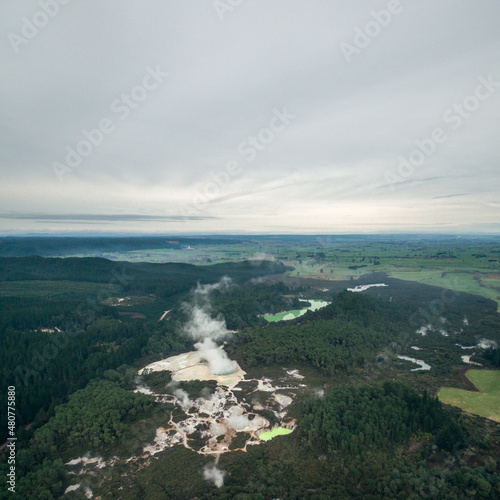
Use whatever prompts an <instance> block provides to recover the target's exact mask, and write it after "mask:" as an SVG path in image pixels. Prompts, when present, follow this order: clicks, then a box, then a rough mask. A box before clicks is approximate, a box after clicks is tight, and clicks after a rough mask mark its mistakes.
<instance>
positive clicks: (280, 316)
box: [264, 300, 328, 323]
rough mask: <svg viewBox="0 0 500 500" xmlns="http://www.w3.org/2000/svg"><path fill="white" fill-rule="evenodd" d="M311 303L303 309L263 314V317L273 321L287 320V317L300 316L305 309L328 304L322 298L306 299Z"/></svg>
mask: <svg viewBox="0 0 500 500" xmlns="http://www.w3.org/2000/svg"><path fill="white" fill-rule="evenodd" d="M307 302H310V303H311V305H310V306H309V307H304V308H303V309H293V310H292V311H285V312H282V313H278V314H264V319H265V320H266V321H269V322H270V323H273V322H275V321H288V320H289V319H295V318H298V317H299V316H302V315H303V314H305V313H306V312H307V311H316V310H318V309H321V308H322V307H325V306H327V305H328V302H325V301H324V300H308V301H307Z"/></svg>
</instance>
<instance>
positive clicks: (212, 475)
mask: <svg viewBox="0 0 500 500" xmlns="http://www.w3.org/2000/svg"><path fill="white" fill-rule="evenodd" d="M224 474H225V472H223V471H221V470H220V469H219V468H217V466H216V465H207V466H206V467H205V468H204V469H203V477H204V478H205V479H206V480H207V481H212V482H213V483H214V484H215V486H217V488H220V487H221V486H224Z"/></svg>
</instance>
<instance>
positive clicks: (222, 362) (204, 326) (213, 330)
mask: <svg viewBox="0 0 500 500" xmlns="http://www.w3.org/2000/svg"><path fill="white" fill-rule="evenodd" d="M230 284H231V280H230V279H229V278H227V277H224V278H222V279H221V280H220V281H219V282H218V283H215V284H211V285H200V284H199V283H198V285H197V287H196V289H195V290H194V292H193V297H192V301H191V303H189V304H184V310H185V311H187V313H188V314H189V320H188V322H187V323H186V325H185V326H184V331H185V332H186V333H187V334H188V335H189V336H190V337H191V338H192V339H193V340H196V341H198V342H197V343H196V344H195V345H194V347H195V349H196V350H197V351H198V352H199V353H200V355H201V359H202V360H204V361H206V362H207V363H208V365H209V370H210V373H211V374H212V375H225V374H228V373H233V372H234V371H236V369H237V368H238V367H237V364H236V362H234V361H231V360H230V359H229V358H228V357H227V354H226V352H225V351H224V350H223V349H222V347H219V346H218V345H217V344H216V341H220V340H222V339H224V338H225V337H227V336H228V335H229V334H230V332H228V330H227V326H226V321H225V320H224V318H223V317H222V316H220V315H219V316H217V317H216V318H214V317H212V316H211V314H210V293H211V292H212V291H214V290H219V289H221V288H227V287H228V286H230Z"/></svg>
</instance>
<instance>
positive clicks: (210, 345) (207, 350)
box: [194, 337, 238, 375]
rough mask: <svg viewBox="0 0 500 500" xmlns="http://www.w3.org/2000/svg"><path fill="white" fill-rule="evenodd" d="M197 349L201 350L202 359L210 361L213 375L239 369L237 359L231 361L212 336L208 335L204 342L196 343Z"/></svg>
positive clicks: (209, 364) (209, 365)
mask: <svg viewBox="0 0 500 500" xmlns="http://www.w3.org/2000/svg"><path fill="white" fill-rule="evenodd" d="M194 347H195V349H196V350H197V351H199V352H200V355H201V359H202V360H203V361H206V362H207V363H208V367H209V370H210V373H211V374H212V375H226V374H227V373H233V372H235V371H236V370H237V368H238V366H237V365H236V362H235V361H231V360H230V359H229V358H228V357H227V354H226V351H224V350H223V349H222V348H221V347H219V346H217V344H216V343H215V342H214V341H213V340H212V339H210V338H208V337H206V338H205V339H204V340H203V341H202V342H198V343H196V344H195V345H194Z"/></svg>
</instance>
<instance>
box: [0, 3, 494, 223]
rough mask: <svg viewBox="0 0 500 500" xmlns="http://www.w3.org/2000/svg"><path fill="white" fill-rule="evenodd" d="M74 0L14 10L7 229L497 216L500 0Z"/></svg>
mask: <svg viewBox="0 0 500 500" xmlns="http://www.w3.org/2000/svg"><path fill="white" fill-rule="evenodd" d="M48 3H50V2H48ZM63 3H64V2H61V3H59V2H58V0H54V1H53V2H52V3H50V5H51V6H52V7H50V8H49V7H47V8H46V10H43V9H42V7H41V4H39V3H38V2H35V1H18V2H10V3H9V4H8V5H6V6H4V8H3V13H2V17H1V19H0V30H1V33H2V40H3V43H2V44H1V45H0V60H1V61H2V64H3V67H4V68H7V70H6V71H4V72H3V75H2V79H1V81H0V90H1V92H0V146H1V147H0V175H1V178H2V183H1V186H0V232H26V231H35V230H36V231H65V230H67V231H71V230H74V229H77V230H82V231H83V230H87V229H88V230H96V228H98V230H102V231H113V230H114V231H128V232H133V231H141V232H145V231H151V232H166V233H168V232H175V233H182V232H186V233H190V232H191V233H192V232H205V233H208V232H229V233H231V232H233V233H234V232H240V233H241V232H266V233H273V232H276V233H280V232H319V233H325V232H377V231H407V230H415V231H453V232H460V231H471V230H476V231H481V230H484V231H499V230H500V225H499V224H498V220H499V217H498V216H499V206H500V202H499V199H498V192H500V189H499V188H500V182H499V169H498V162H499V156H500V154H499V153H500V146H499V143H498V138H497V124H498V119H499V115H500V83H498V82H500V71H499V70H498V64H497V63H498V53H499V51H500V32H499V31H498V28H497V19H498V18H499V15H500V5H499V4H498V2H496V1H495V0H481V1H478V2H475V3H474V4H472V3H471V2H467V1H466V0H454V1H451V0H443V1H441V2H432V1H430V0H423V1H422V2H418V4H417V3H415V4H409V3H407V2H405V3H403V2H401V3H399V2H398V1H397V0H392V1H359V2H355V3H354V2H329V1H326V0H312V1H307V2H306V1H298V2H294V3H293V5H290V2H289V1H286V0H277V1H275V2H266V1H264V0H255V1H252V2H241V3H240V4H239V5H238V6H234V7H233V6H231V5H230V3H229V2H225V1H222V2H213V3H212V2H204V3H202V4H196V5H195V4H190V3H189V2H177V3H173V2H146V3H140V4H139V3H137V2H133V1H131V0H110V1H108V2H106V3H105V4H103V3H102V2H98V1H97V0H89V1H88V2H85V3H80V2H68V3H67V4H64V5H63ZM224 5H225V6H226V7H221V6H224ZM217 6H219V7H217ZM37 214H42V215H41V216H40V217H36V215H37ZM69 214H73V217H70V216H69ZM74 214H77V215H78V214H82V216H80V217H75V215H74ZM32 215H35V217H31V216H32Z"/></svg>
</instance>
